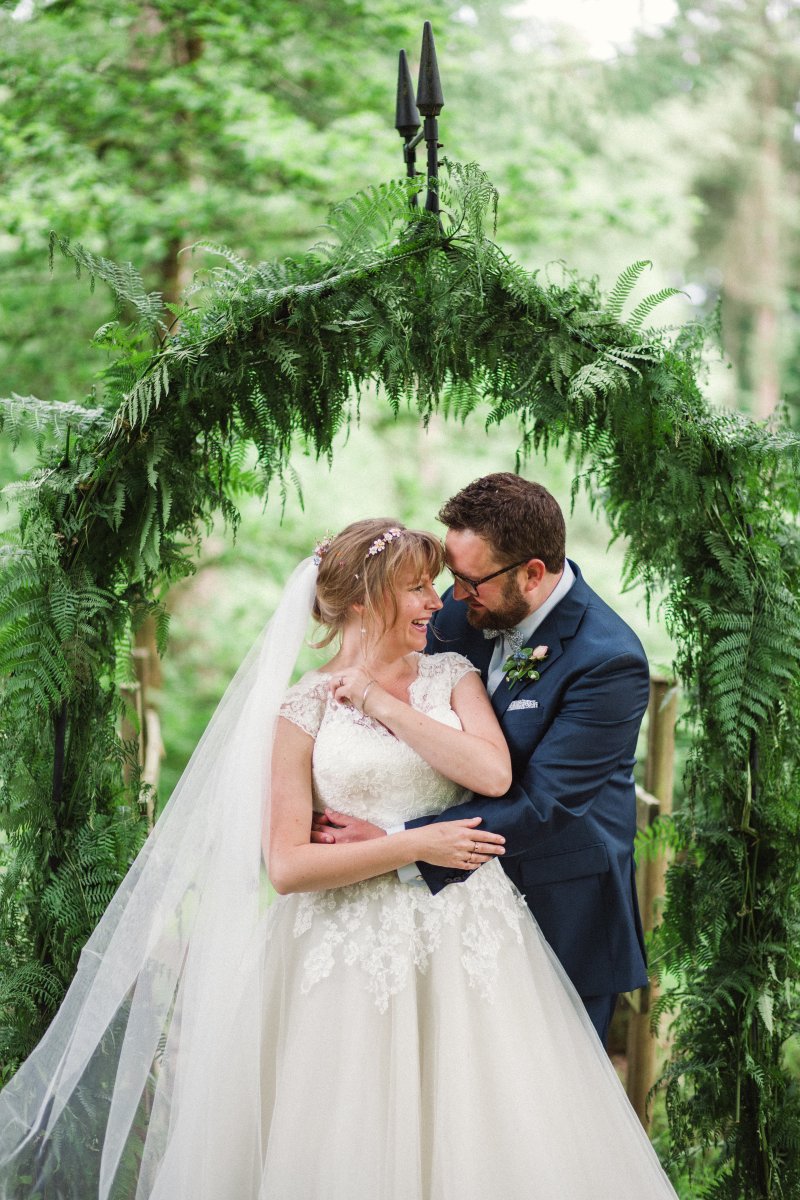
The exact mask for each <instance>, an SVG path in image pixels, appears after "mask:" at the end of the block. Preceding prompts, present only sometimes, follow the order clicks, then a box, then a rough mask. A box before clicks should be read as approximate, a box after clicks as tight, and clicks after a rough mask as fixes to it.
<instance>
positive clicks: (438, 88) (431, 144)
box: [417, 21, 444, 213]
mask: <svg viewBox="0 0 800 1200" xmlns="http://www.w3.org/2000/svg"><path fill="white" fill-rule="evenodd" d="M417 108H418V109H419V111H420V112H421V113H422V115H423V116H424V118H425V124H424V126H423V137H424V138H425V143H426V145H427V147H428V191H427V193H426V196H425V209H426V211H427V212H432V213H438V211H439V192H438V190H437V181H438V179H439V150H440V145H439V122H438V121H437V119H436V118H437V117H438V116H439V113H440V112H441V111H442V109H443V108H444V95H443V93H442V81H441V80H440V78H439V64H438V63H437V61H436V46H435V45H434V41H433V29H432V28H431V23H430V21H426V22H425V24H424V25H423V27H422V52H421V54H420V60H419V81H418V83H417Z"/></svg>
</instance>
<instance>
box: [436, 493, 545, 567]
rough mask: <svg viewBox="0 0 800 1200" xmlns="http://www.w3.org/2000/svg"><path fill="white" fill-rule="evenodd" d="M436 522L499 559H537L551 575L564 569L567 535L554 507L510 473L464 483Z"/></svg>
mask: <svg viewBox="0 0 800 1200" xmlns="http://www.w3.org/2000/svg"><path fill="white" fill-rule="evenodd" d="M439 520H440V521H441V522H442V523H443V524H445V525H446V526H447V528H448V529H456V530H462V529H469V530H471V531H472V532H473V533H477V534H478V535H479V536H480V537H482V538H485V540H486V541H487V542H489V544H490V545H491V547H492V550H493V551H494V552H495V554H496V555H497V557H498V558H499V559H506V558H507V559H508V561H509V562H514V561H517V560H520V559H524V558H540V559H541V560H542V562H543V563H544V565H545V566H546V567H547V570H548V571H552V572H553V573H554V574H556V573H557V572H559V571H560V570H561V568H562V567H563V566H564V554H565V545H566V537H567V534H566V527H565V524H564V514H563V513H562V511H561V509H560V507H559V505H558V501H557V500H556V499H555V498H554V497H553V496H551V495H550V493H549V492H548V490H547V488H543V487H542V485H541V484H540V483H532V482H531V481H530V480H528V479H523V478H522V477H521V476H520V475H514V474H513V473H512V472H511V471H498V472H496V473H495V474H494V475H483V476H482V477H481V478H480V479H474V480H473V481H472V483H468V484H467V486H466V487H465V488H462V489H461V491H460V492H458V493H457V494H456V495H455V496H453V498H452V499H451V500H448V501H447V502H446V504H444V505H443V506H442V508H441V511H440V512H439Z"/></svg>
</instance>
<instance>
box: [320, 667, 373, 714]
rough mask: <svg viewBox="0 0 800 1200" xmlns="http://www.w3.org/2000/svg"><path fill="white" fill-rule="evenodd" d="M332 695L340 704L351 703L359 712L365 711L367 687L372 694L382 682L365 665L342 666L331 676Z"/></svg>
mask: <svg viewBox="0 0 800 1200" xmlns="http://www.w3.org/2000/svg"><path fill="white" fill-rule="evenodd" d="M329 687H330V690H331V695H332V696H333V698H334V700H337V701H338V702H339V704H350V705H352V707H353V708H357V709H358V711H359V712H363V711H364V697H365V695H366V693H367V689H369V690H370V695H372V693H373V692H374V691H375V690H376V689H377V690H380V684H378V683H376V682H375V680H374V679H373V678H372V676H371V675H370V674H369V673H368V672H367V671H366V670H365V669H364V668H363V667H342V668H340V670H338V671H337V672H336V673H335V674H334V675H333V676H332V678H331V682H330V684H329Z"/></svg>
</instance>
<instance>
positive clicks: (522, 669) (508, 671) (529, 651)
mask: <svg viewBox="0 0 800 1200" xmlns="http://www.w3.org/2000/svg"><path fill="white" fill-rule="evenodd" d="M549 651H550V647H549V646H533V647H531V646H524V647H523V648H522V649H521V650H515V651H514V653H513V654H510V655H509V656H508V658H507V659H506V661H505V662H504V663H503V671H504V673H505V677H506V679H507V680H508V682H509V684H512V683H519V681H520V679H529V680H530V681H531V683H535V682H536V680H537V679H538V678H539V675H540V673H541V672H540V671H538V670H537V668H538V666H539V663H541V662H544V660H545V659H546V658H547V655H548V653H549Z"/></svg>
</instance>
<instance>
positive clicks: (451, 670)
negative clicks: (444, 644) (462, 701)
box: [436, 650, 480, 691]
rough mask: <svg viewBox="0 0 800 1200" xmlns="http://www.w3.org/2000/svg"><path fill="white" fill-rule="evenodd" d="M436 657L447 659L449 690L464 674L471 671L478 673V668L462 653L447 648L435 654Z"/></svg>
mask: <svg viewBox="0 0 800 1200" xmlns="http://www.w3.org/2000/svg"><path fill="white" fill-rule="evenodd" d="M436 657H437V658H445V659H447V664H446V666H447V670H448V674H449V676H450V689H451V691H452V689H453V688H454V687H455V686H456V684H457V683H460V682H461V680H462V679H463V678H464V676H465V675H469V674H470V672H471V671H472V672H474V673H475V674H476V675H479V674H480V672H479V670H478V668H477V667H476V666H473V664H472V663H471V662H470V661H469V659H468V658H464V655H463V654H456V653H455V651H453V650H448V651H446V652H445V653H444V654H437V655H436ZM443 665H444V664H443Z"/></svg>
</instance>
